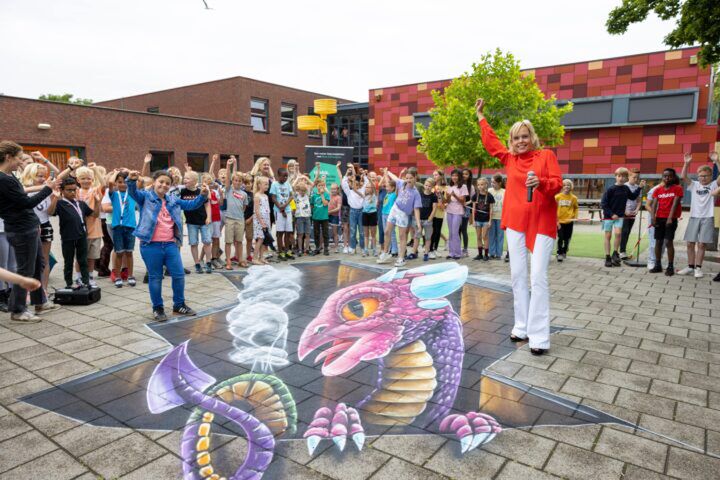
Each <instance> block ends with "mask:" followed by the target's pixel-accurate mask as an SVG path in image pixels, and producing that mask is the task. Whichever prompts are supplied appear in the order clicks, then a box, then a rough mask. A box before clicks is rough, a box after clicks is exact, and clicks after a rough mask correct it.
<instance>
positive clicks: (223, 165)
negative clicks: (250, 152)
mask: <svg viewBox="0 0 720 480" xmlns="http://www.w3.org/2000/svg"><path fill="white" fill-rule="evenodd" d="M231 156H234V157H235V160H237V164H236V165H235V166H236V167H237V169H238V170H240V165H238V164H239V163H240V155H239V154H237V153H233V154H230V153H221V154H220V168H227V161H228V160H230V157H231Z"/></svg>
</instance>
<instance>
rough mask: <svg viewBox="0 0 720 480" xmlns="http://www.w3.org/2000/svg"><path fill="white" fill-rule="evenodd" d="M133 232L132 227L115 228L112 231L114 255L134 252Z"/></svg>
mask: <svg viewBox="0 0 720 480" xmlns="http://www.w3.org/2000/svg"><path fill="white" fill-rule="evenodd" d="M134 231H135V229H134V228H132V227H121V226H117V227H115V228H113V229H112V239H113V250H115V253H124V252H132V251H133V250H135V235H133V232H134Z"/></svg>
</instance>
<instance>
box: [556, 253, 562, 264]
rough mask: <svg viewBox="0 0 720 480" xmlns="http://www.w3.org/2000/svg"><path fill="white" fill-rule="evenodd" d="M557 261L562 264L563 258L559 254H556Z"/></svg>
mask: <svg viewBox="0 0 720 480" xmlns="http://www.w3.org/2000/svg"><path fill="white" fill-rule="evenodd" d="M557 261H558V262H562V261H563V257H562V254H561V253H558V254H557Z"/></svg>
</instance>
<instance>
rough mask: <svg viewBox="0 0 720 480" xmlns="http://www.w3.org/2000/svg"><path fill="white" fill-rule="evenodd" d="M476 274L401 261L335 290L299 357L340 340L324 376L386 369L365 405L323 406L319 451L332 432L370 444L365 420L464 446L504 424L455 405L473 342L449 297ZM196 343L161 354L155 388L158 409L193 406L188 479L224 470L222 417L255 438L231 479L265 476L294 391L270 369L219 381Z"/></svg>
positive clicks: (314, 437) (187, 436)
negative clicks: (213, 450) (192, 350)
mask: <svg viewBox="0 0 720 480" xmlns="http://www.w3.org/2000/svg"><path fill="white" fill-rule="evenodd" d="M467 274H468V269H467V267H465V266H460V265H458V264H456V263H442V264H437V265H432V266H426V267H420V268H415V269H412V270H406V271H400V272H398V271H397V269H393V270H391V271H389V272H387V273H385V274H384V275H382V276H380V277H379V278H377V279H374V280H369V281H366V282H363V283H360V284H357V285H352V286H349V287H346V288H343V289H341V290H338V291H336V292H335V293H333V294H332V295H330V297H328V299H327V301H326V302H325V304H324V305H323V307H322V309H321V310H320V313H319V314H318V315H317V316H316V317H315V319H314V320H313V321H312V322H310V324H308V325H307V327H306V328H305V330H304V332H303V334H302V336H301V339H300V343H299V345H298V356H299V358H300V360H303V359H304V358H306V357H307V356H308V355H309V354H310V353H311V352H312V351H314V350H316V349H318V348H320V347H322V346H324V345H326V344H330V343H331V344H332V345H331V346H330V347H329V348H327V349H326V350H324V351H323V352H321V353H320V354H319V355H318V356H317V357H316V358H315V361H316V362H319V361H323V366H322V373H323V374H324V375H325V376H335V375H340V374H343V373H345V372H348V371H349V370H351V369H353V368H354V367H356V366H357V365H359V364H360V362H363V361H371V360H374V361H376V362H377V364H378V377H377V384H376V386H375V388H374V390H373V391H372V392H371V393H370V394H369V395H367V396H366V397H365V398H364V399H363V400H362V401H361V402H359V403H358V404H357V405H355V406H348V405H346V404H344V403H338V404H337V405H335V407H334V408H330V407H328V406H324V407H321V408H319V409H318V410H317V411H316V412H315V415H314V418H313V420H312V422H311V423H310V425H309V427H308V429H307V431H306V432H305V433H304V438H306V439H307V444H308V449H309V451H310V453H311V454H312V453H313V452H314V451H315V449H316V448H317V445H318V444H319V442H320V441H322V440H324V439H329V440H332V441H333V442H334V443H335V444H336V445H337V447H338V448H339V449H340V450H343V449H344V448H345V445H346V441H347V438H348V437H349V438H350V439H352V441H353V442H354V443H355V445H356V447H357V448H358V449H362V447H363V444H364V441H365V429H364V427H363V423H362V422H366V423H368V424H374V425H386V426H387V425H409V424H414V425H422V426H424V427H427V426H433V427H434V428H435V431H437V432H440V433H450V434H454V435H455V436H456V437H457V438H458V439H459V440H460V444H461V451H462V452H463V453H464V452H467V451H469V450H472V449H474V448H476V447H478V446H479V445H482V444H483V443H487V442H489V441H490V440H492V439H493V438H494V437H495V435H496V434H497V433H499V432H500V431H501V430H502V429H501V427H500V425H499V424H498V423H497V422H496V421H495V419H494V418H492V417H491V416H489V415H485V414H483V413H479V412H466V413H452V414H451V413H450V410H451V409H452V407H453V404H454V402H455V397H456V395H457V392H458V388H459V386H460V376H461V372H462V363H463V357H464V345H463V337H462V324H461V322H460V318H459V317H458V315H457V313H456V312H455V311H454V310H453V308H452V306H451V304H450V302H449V301H448V300H447V299H446V298H445V297H447V296H448V295H450V294H451V293H453V292H454V291H456V290H458V289H460V288H461V287H462V286H463V284H464V283H465V281H466V279H467ZM187 344H188V342H185V343H182V344H180V345H178V346H177V347H175V348H174V349H173V350H172V351H171V352H170V353H168V354H167V355H166V356H165V357H164V358H163V359H162V361H161V362H160V363H159V364H158V366H157V367H156V369H155V371H154V373H153V375H152V377H151V378H150V382H149V384H148V389H147V401H148V406H149V408H150V411H151V412H153V413H161V412H164V411H166V410H170V409H172V408H175V407H177V406H180V405H190V406H191V407H194V411H193V413H192V415H191V416H190V418H189V419H188V422H187V424H186V426H185V430H184V433H183V437H182V446H181V457H182V459H183V471H184V477H185V479H186V480H199V479H202V478H209V479H212V480H220V479H222V478H223V477H221V476H220V475H219V474H218V473H216V472H215V470H214V468H213V466H212V461H211V460H212V459H211V454H210V452H209V442H210V431H211V426H212V423H213V421H214V419H215V416H217V415H220V416H222V417H225V418H227V419H229V420H230V421H232V422H233V423H235V424H236V425H238V426H240V427H241V428H242V429H243V430H244V432H245V435H246V437H247V440H248V450H247V454H246V457H245V460H244V462H243V463H242V465H241V466H240V467H239V468H238V469H237V470H236V472H235V473H234V474H233V475H232V476H231V477H229V478H230V479H232V480H239V479H247V480H249V479H259V478H261V477H262V475H263V473H264V472H265V470H266V469H267V467H268V465H269V464H270V462H271V461H272V458H273V452H274V448H275V437H276V436H281V435H283V434H284V433H286V432H287V433H292V432H294V430H295V428H296V423H297V410H296V407H295V403H294V400H293V398H292V395H291V394H290V392H289V391H288V389H287V387H286V386H285V384H284V383H283V382H282V381H281V380H280V379H278V378H277V377H275V376H273V375H269V374H258V373H250V374H245V375H240V376H237V377H234V378H231V379H229V380H226V381H224V382H221V383H219V384H217V385H216V384H215V383H216V381H215V379H214V378H213V377H211V376H210V375H208V374H206V373H205V372H203V371H202V370H200V369H199V368H198V367H196V366H195V365H194V364H193V362H192V360H191V359H190V357H189V356H188V352H187ZM239 400H242V401H245V402H247V403H249V404H250V406H251V407H252V413H249V412H246V411H244V410H242V409H240V408H238V407H235V406H232V405H231V403H234V402H237V401H239ZM361 413H362V418H361Z"/></svg>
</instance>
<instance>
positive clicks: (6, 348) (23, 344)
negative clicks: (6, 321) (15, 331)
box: [0, 338, 37, 354]
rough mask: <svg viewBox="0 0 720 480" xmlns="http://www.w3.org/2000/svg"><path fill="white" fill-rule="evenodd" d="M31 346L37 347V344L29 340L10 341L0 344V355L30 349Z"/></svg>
mask: <svg viewBox="0 0 720 480" xmlns="http://www.w3.org/2000/svg"><path fill="white" fill-rule="evenodd" d="M33 345H37V342H36V341H35V340H31V339H29V338H18V339H16V340H10V341H9V342H3V343H0V354H5V353H8V352H14V351H15V350H20V349H23V348H28V347H32V346H33Z"/></svg>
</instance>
